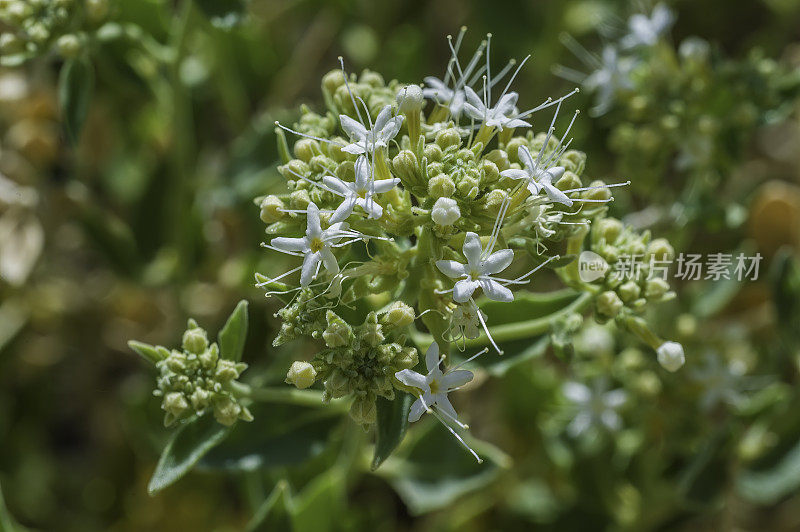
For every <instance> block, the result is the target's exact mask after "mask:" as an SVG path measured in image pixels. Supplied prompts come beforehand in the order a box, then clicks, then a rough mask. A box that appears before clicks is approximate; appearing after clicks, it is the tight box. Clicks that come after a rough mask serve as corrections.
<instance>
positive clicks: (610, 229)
mask: <svg viewBox="0 0 800 532" xmlns="http://www.w3.org/2000/svg"><path fill="white" fill-rule="evenodd" d="M595 223H596V224H597V226H596V227H597V235H599V237H600V238H602V239H604V240H605V241H606V242H607V243H609V244H612V243H614V242H616V240H617V238H619V235H620V234H621V233H622V222H620V221H619V220H617V219H615V218H603V219H602V220H600V221H599V222H595Z"/></svg>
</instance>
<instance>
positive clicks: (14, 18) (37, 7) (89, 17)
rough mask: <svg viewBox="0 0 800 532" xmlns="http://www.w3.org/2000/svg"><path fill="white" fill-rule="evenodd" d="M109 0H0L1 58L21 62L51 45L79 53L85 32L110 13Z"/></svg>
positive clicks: (67, 52)
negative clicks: (0, 26) (2, 27)
mask: <svg viewBox="0 0 800 532" xmlns="http://www.w3.org/2000/svg"><path fill="white" fill-rule="evenodd" d="M108 11H109V0H85V1H77V0H0V22H2V24H3V25H5V26H6V27H5V28H4V31H3V34H2V36H0V58H2V63H3V64H4V65H14V64H19V63H21V62H23V61H25V60H26V59H29V58H31V57H35V56H38V55H42V54H44V53H46V52H48V51H49V50H51V49H54V50H55V51H57V52H58V53H59V54H60V55H61V56H62V57H65V58H72V57H75V56H77V55H78V53H79V52H80V50H81V49H82V47H83V44H84V43H83V41H84V40H85V38H86V36H85V35H84V33H83V31H84V30H85V29H89V28H95V27H96V26H98V25H99V24H100V23H101V22H102V21H103V20H104V19H105V18H106V16H107V15H108Z"/></svg>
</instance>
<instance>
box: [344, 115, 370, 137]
mask: <svg viewBox="0 0 800 532" xmlns="http://www.w3.org/2000/svg"><path fill="white" fill-rule="evenodd" d="M339 123H340V124H342V129H343V130H344V132H345V133H347V136H348V137H350V138H351V139H352V140H361V139H363V138H364V137H366V136H367V128H365V127H364V126H363V125H361V123H360V122H358V121H357V120H353V119H352V118H350V117H349V116H347V115H339Z"/></svg>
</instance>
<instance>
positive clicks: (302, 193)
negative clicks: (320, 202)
mask: <svg viewBox="0 0 800 532" xmlns="http://www.w3.org/2000/svg"><path fill="white" fill-rule="evenodd" d="M309 203H311V196H309V195H308V191H307V190H295V191H294V192H292V193H291V194H289V205H291V207H292V208H293V209H298V210H303V209H307V208H308V204H309Z"/></svg>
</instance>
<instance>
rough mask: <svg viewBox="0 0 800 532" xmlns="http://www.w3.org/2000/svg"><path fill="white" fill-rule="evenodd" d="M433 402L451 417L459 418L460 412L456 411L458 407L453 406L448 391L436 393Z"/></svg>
mask: <svg viewBox="0 0 800 532" xmlns="http://www.w3.org/2000/svg"><path fill="white" fill-rule="evenodd" d="M433 403H434V404H435V405H436V407H437V408H438V409H439V410H441V411H442V412H444V413H445V414H447V415H448V416H450V417H451V418H453V419H458V413H456V409H455V408H453V405H452V404H451V403H450V399H448V398H447V394H446V393H437V394H434V396H433Z"/></svg>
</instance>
